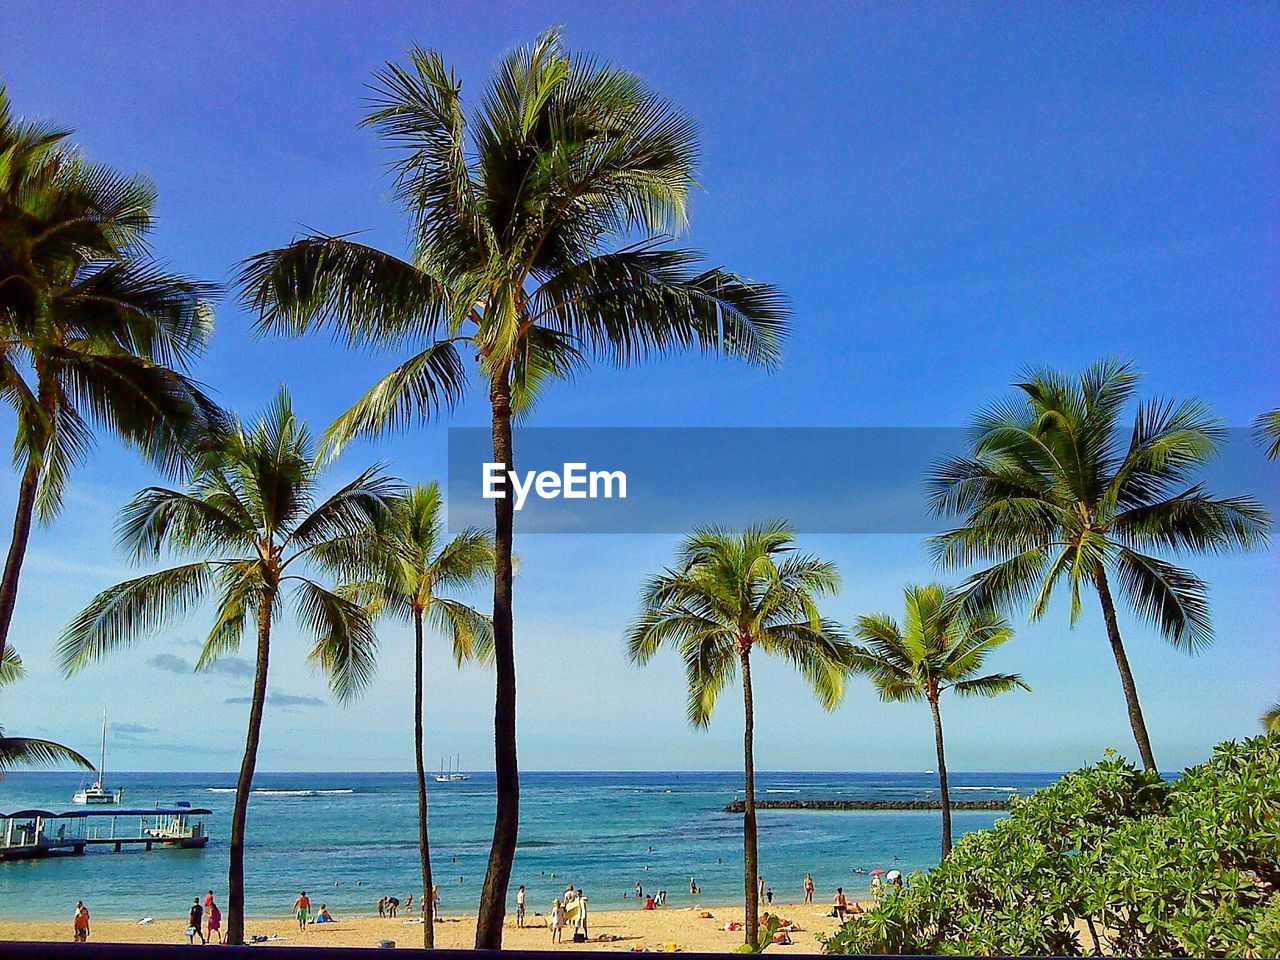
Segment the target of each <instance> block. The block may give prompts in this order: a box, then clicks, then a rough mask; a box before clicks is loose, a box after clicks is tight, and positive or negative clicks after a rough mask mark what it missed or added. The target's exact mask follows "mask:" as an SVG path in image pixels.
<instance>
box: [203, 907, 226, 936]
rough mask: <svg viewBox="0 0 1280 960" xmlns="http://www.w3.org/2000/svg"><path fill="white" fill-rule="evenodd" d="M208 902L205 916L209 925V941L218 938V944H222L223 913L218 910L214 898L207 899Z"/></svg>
mask: <svg viewBox="0 0 1280 960" xmlns="http://www.w3.org/2000/svg"><path fill="white" fill-rule="evenodd" d="M206 901H207V904H206V906H205V908H204V915H205V919H206V920H207V921H208V923H209V939H210V940H212V939H213V938H214V937H215V936H216V937H217V938H218V942H219V943H222V911H221V910H219V909H218V905H217V904H216V903H214V901H213V898H212V897H207V898H206Z"/></svg>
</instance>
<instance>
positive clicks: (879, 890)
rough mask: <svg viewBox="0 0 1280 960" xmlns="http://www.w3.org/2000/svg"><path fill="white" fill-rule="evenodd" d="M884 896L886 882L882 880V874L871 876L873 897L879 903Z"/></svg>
mask: <svg viewBox="0 0 1280 960" xmlns="http://www.w3.org/2000/svg"><path fill="white" fill-rule="evenodd" d="M883 894H884V881H883V880H881V879H880V874H878V873H876V874H872V876H871V896H872V897H874V898H875V901H876V902H877V903H879V902H880V897H881V896H882V895H883Z"/></svg>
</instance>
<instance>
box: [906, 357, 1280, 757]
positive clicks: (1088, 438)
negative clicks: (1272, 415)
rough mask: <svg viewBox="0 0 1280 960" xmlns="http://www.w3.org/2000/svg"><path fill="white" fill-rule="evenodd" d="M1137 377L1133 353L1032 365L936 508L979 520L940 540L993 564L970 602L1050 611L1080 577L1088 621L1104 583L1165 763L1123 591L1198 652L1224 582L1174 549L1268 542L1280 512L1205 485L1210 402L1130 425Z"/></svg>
mask: <svg viewBox="0 0 1280 960" xmlns="http://www.w3.org/2000/svg"><path fill="white" fill-rule="evenodd" d="M1137 380H1138V375H1137V374H1136V373H1135V372H1134V371H1133V369H1132V368H1131V366H1130V365H1129V364H1127V363H1121V362H1117V361H1104V362H1101V363H1097V364H1094V365H1093V366H1091V367H1090V368H1088V369H1087V370H1086V371H1084V372H1083V373H1082V374H1080V375H1079V376H1068V375H1065V374H1062V373H1058V372H1055V371H1052V370H1032V371H1030V372H1029V373H1028V375H1027V377H1026V378H1025V379H1024V380H1023V382H1021V383H1019V384H1017V385H1016V386H1017V388H1018V390H1019V394H1018V395H1016V396H1014V397H1013V398H1011V399H1008V400H1004V401H1001V402H999V403H996V404H995V405H993V406H992V407H991V408H990V409H989V410H987V411H986V412H985V413H983V414H981V415H979V416H978V417H977V418H976V419H975V420H974V423H973V426H972V428H971V431H970V435H971V441H970V451H969V453H968V455H966V456H962V457H956V458H953V459H951V460H947V461H945V462H943V463H941V464H939V465H937V466H936V467H935V468H934V469H933V471H932V472H931V475H930V478H929V482H930V484H931V486H932V494H931V497H932V504H933V507H934V509H935V511H936V512H937V513H938V514H939V515H942V516H954V517H959V518H961V519H962V521H963V522H962V525H961V526H959V527H957V528H955V529H952V530H948V531H946V532H944V533H943V534H941V535H939V536H938V537H936V538H934V540H933V541H932V546H933V551H934V556H935V559H936V560H937V561H938V563H939V564H940V565H941V566H943V567H946V568H953V569H954V568H965V567H972V566H974V565H980V566H982V567H983V569H981V570H979V572H977V573H974V574H973V575H972V576H970V577H969V578H968V579H967V580H966V581H965V582H964V584H963V597H964V599H963V602H964V603H965V604H966V606H969V607H970V608H974V609H982V608H988V607H996V606H1008V605H1016V606H1023V605H1025V606H1027V607H1028V608H1029V609H1030V613H1031V617H1032V619H1036V618H1039V617H1041V616H1043V615H1044V613H1045V611H1046V610H1047V609H1048V605H1049V601H1050V598H1051V597H1052V596H1053V594H1054V591H1055V589H1056V588H1057V587H1058V586H1059V585H1060V584H1065V585H1066V588H1067V589H1068V591H1069V595H1070V608H1071V620H1072V622H1073V623H1074V622H1075V620H1076V618H1078V617H1079V615H1080V611H1081V608H1082V603H1083V601H1082V594H1083V593H1084V591H1085V590H1086V589H1087V590H1093V591H1096V593H1097V595H1098V598H1099V601H1100V604H1101V607H1102V613H1103V619H1104V622H1105V626H1106V632H1107V637H1108V640H1109V641H1110V645H1111V650H1112V653H1113V655H1114V657H1115V661H1116V667H1117V670H1118V671H1119V673H1120V679H1121V685H1122V687H1123V690H1124V694H1125V700H1126V703H1127V706H1128V712H1129V721H1130V725H1131V727H1132V729H1133V735H1134V739H1135V740H1136V741H1137V744H1138V750H1139V753H1140V754H1141V757H1142V761H1143V764H1144V765H1145V767H1146V768H1147V769H1149V770H1155V769H1156V761H1155V756H1154V754H1153V752H1152V749H1151V742H1150V738H1149V736H1148V734H1147V728H1146V721H1145V719H1144V717H1143V714H1142V708H1141V705H1140V704H1139V701H1138V693H1137V686H1136V683H1135V681H1134V678H1133V673H1132V671H1131V669H1130V667H1129V661H1128V656H1127V654H1126V653H1125V649H1124V644H1123V642H1122V640H1121V635H1120V627H1119V621H1118V619H1117V611H1116V603H1115V599H1114V595H1113V592H1112V587H1113V585H1114V586H1118V587H1119V590H1120V593H1121V596H1122V598H1123V599H1125V600H1127V601H1128V605H1129V608H1130V609H1131V610H1133V612H1134V613H1136V614H1137V615H1138V616H1139V617H1140V618H1141V619H1142V620H1144V621H1146V622H1147V623H1149V624H1150V625H1151V626H1153V627H1154V628H1155V629H1156V631H1157V632H1158V633H1159V634H1160V636H1161V637H1163V638H1164V639H1165V640H1167V641H1168V642H1169V643H1170V644H1172V645H1173V646H1175V647H1177V648H1178V649H1181V650H1185V651H1188V652H1191V651H1195V650H1198V649H1200V648H1202V647H1204V646H1206V645H1207V644H1209V643H1210V642H1211V641H1212V639H1213V625H1212V621H1211V619H1210V615H1209V603H1208V586H1207V585H1206V584H1205V582H1204V581H1203V580H1201V579H1200V578H1199V577H1198V576H1196V575H1195V573H1193V572H1192V571H1191V570H1188V569H1187V568H1185V567H1182V566H1179V565H1178V564H1176V563H1174V562H1172V561H1170V560H1168V559H1165V558H1164V557H1162V556H1160V554H1172V555H1185V554H1196V553H1219V552H1222V551H1227V550H1233V549H1251V548H1255V547H1258V546H1261V545H1263V544H1265V543H1266V541H1267V530H1268V526H1269V523H1270V518H1269V516H1268V514H1267V512H1266V511H1265V510H1264V509H1263V507H1262V506H1261V504H1259V503H1258V501H1257V500H1255V499H1253V498H1252V497H1247V496H1237V497H1225V498H1219V497H1215V496H1213V495H1212V494H1210V493H1209V492H1208V491H1207V490H1206V489H1205V487H1204V486H1203V484H1202V483H1200V482H1198V481H1197V479H1196V476H1197V473H1198V471H1199V470H1200V468H1201V467H1203V466H1204V464H1206V463H1207V462H1208V461H1209V460H1211V459H1212V458H1213V457H1214V456H1215V455H1216V454H1217V452H1218V449H1219V447H1220V445H1221V443H1222V442H1223V440H1224V439H1225V429H1224V427H1223V425H1222V423H1221V421H1219V420H1217V419H1215V418H1214V417H1212V416H1211V415H1210V414H1209V412H1208V410H1207V409H1206V408H1205V406H1204V405H1203V404H1201V403H1199V402H1198V401H1195V400H1183V401H1172V400H1162V399H1156V400H1151V401H1145V402H1142V403H1139V404H1137V407H1136V410H1135V412H1134V414H1133V420H1132V426H1131V427H1129V428H1128V429H1125V427H1124V426H1123V423H1122V417H1123V416H1124V413H1125V410H1126V408H1127V407H1128V406H1129V404H1130V402H1131V400H1132V399H1133V396H1134V392H1135V388H1136V384H1137Z"/></svg>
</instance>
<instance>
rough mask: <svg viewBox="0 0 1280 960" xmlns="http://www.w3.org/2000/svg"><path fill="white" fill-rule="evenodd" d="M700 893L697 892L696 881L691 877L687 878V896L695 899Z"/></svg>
mask: <svg viewBox="0 0 1280 960" xmlns="http://www.w3.org/2000/svg"><path fill="white" fill-rule="evenodd" d="M699 892H700V891H699V890H698V881H697V880H695V879H694V878H693V877H690V878H689V896H691V897H696V896H697V895H698V893H699Z"/></svg>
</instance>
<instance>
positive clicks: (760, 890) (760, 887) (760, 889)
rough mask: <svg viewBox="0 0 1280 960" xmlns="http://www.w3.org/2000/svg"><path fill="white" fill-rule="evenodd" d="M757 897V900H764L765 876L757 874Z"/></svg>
mask: <svg viewBox="0 0 1280 960" xmlns="http://www.w3.org/2000/svg"><path fill="white" fill-rule="evenodd" d="M756 897H757V900H763V899H764V876H763V875H761V874H756Z"/></svg>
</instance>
